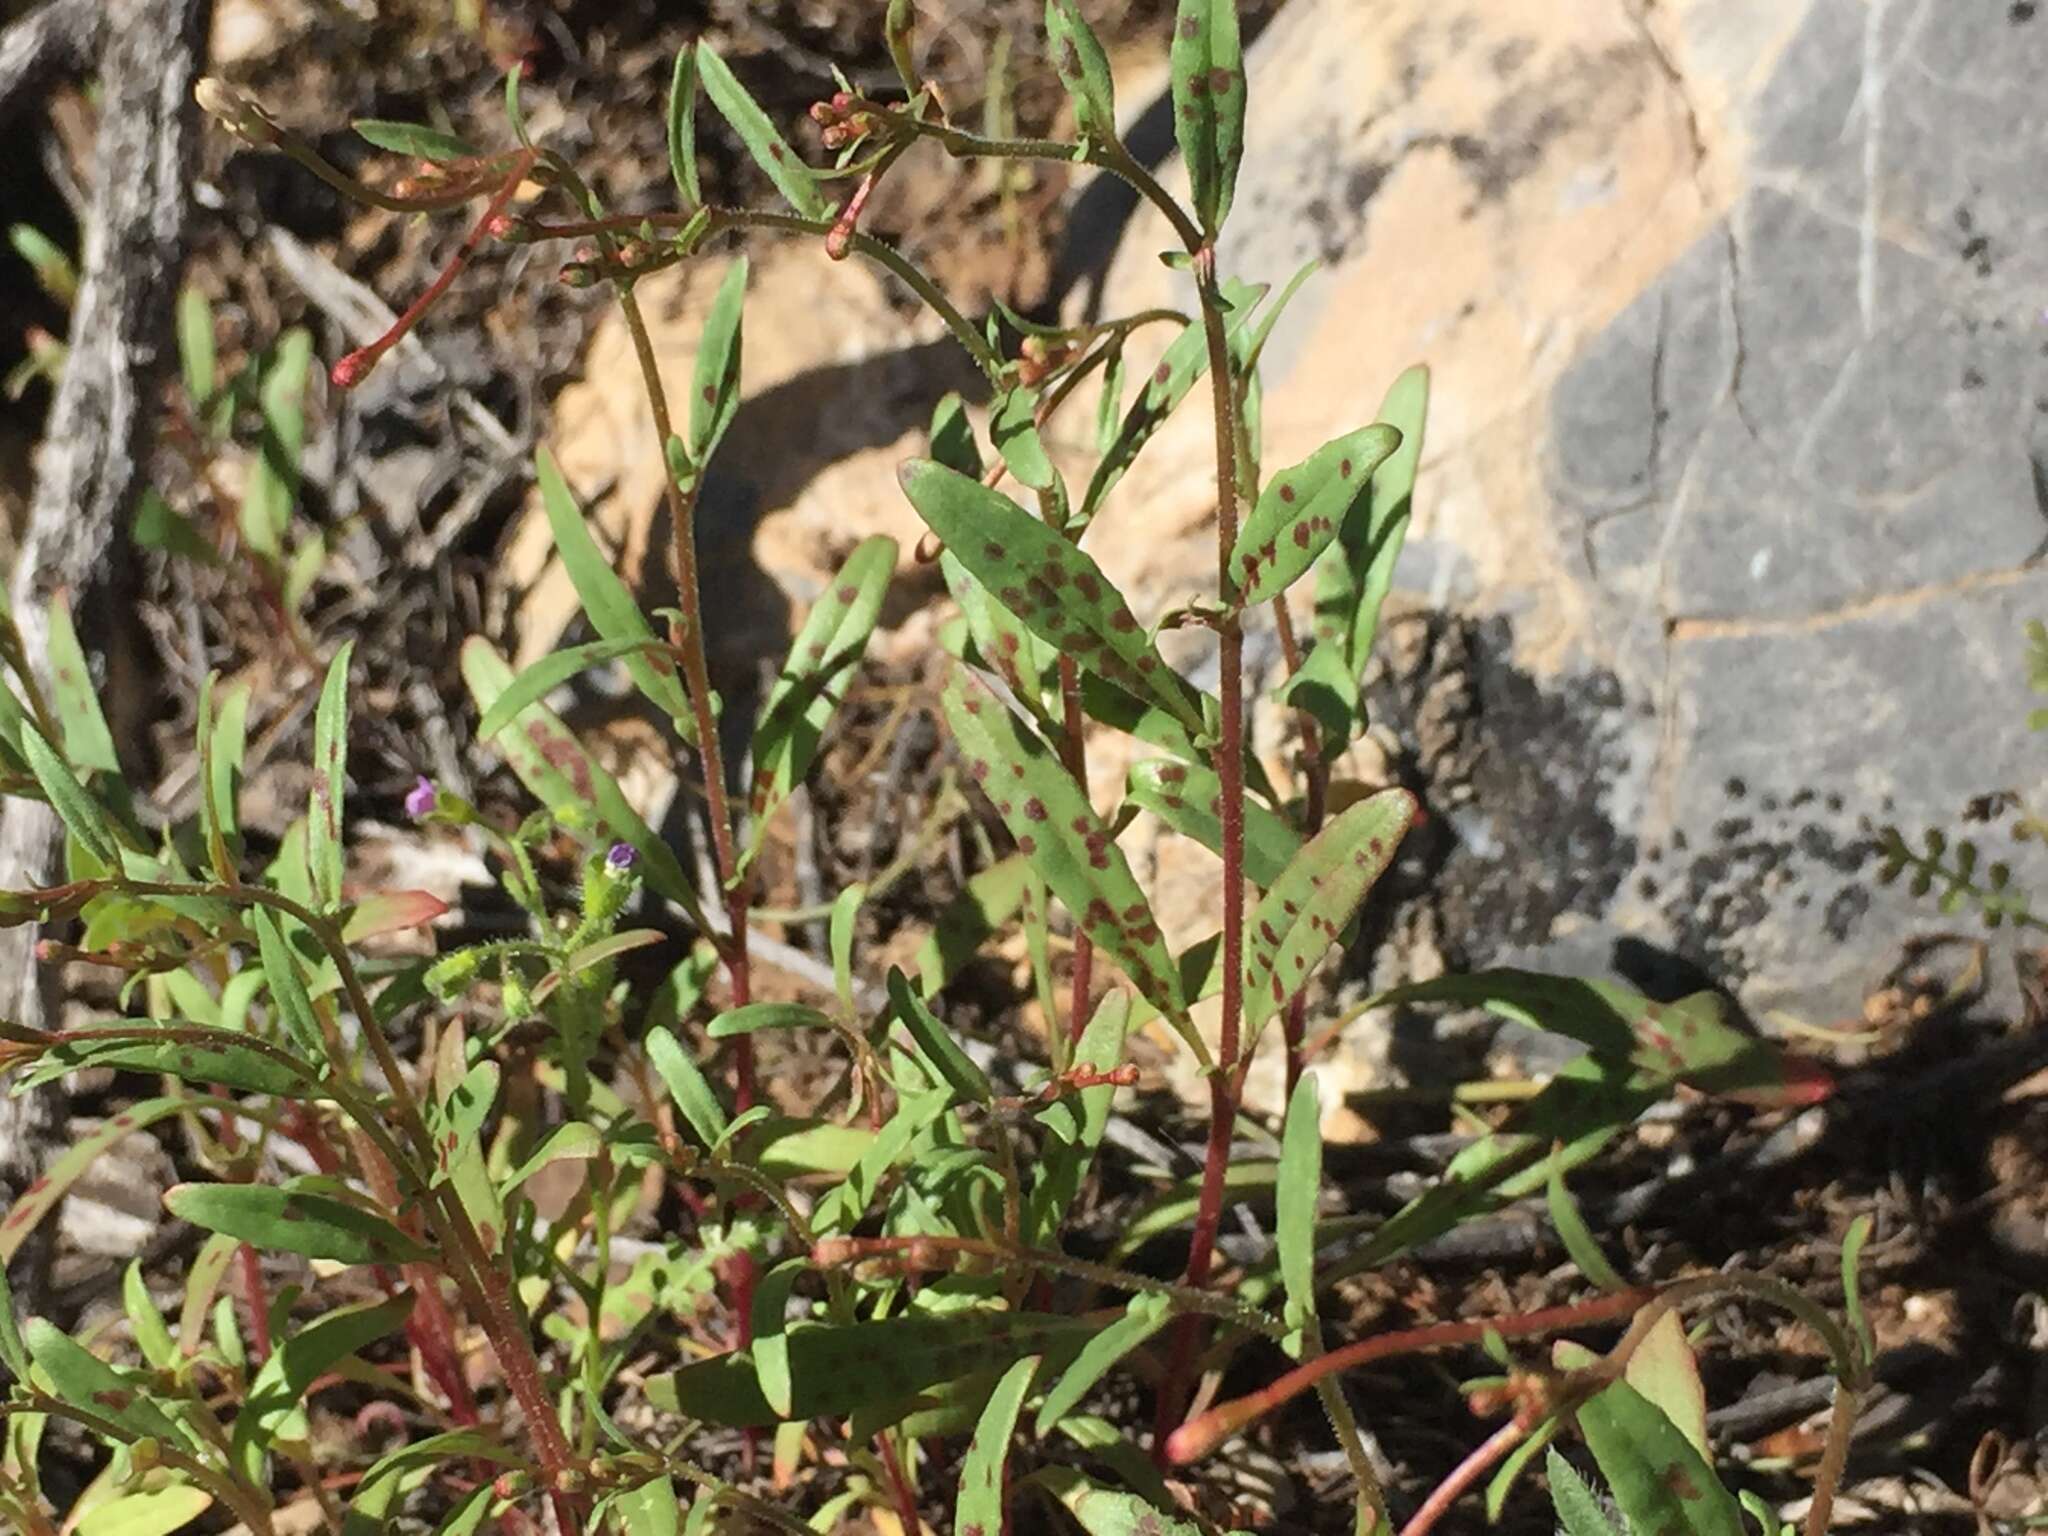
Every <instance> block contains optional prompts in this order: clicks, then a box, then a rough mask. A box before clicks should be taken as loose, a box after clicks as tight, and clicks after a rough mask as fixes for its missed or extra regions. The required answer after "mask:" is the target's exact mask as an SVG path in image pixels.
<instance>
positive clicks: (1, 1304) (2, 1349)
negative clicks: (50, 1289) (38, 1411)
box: [0, 1217, 28, 1381]
mask: <svg viewBox="0 0 2048 1536" xmlns="http://www.w3.org/2000/svg"><path fill="white" fill-rule="evenodd" d="M11 1220H12V1218H11V1217H10V1222H11ZM10 1252H11V1250H10ZM0 1365H5V1366H6V1367H7V1371H8V1374H9V1375H10V1376H12V1377H13V1378H14V1379H15V1380H16V1381H26V1380H28V1347H27V1346H26V1345H25V1344H23V1343H22V1340H21V1321H20V1317H19V1315H18V1314H17V1313H16V1312H15V1309H14V1289H13V1287H12V1286H10V1285H9V1284H8V1283H7V1262H6V1259H4V1258H0Z"/></svg>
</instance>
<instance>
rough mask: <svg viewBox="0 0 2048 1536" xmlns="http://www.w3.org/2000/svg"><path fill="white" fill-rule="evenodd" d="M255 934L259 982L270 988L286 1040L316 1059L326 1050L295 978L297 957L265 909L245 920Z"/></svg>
mask: <svg viewBox="0 0 2048 1536" xmlns="http://www.w3.org/2000/svg"><path fill="white" fill-rule="evenodd" d="M249 923H250V926H251V927H253V928H254V929H255V930H256V951H257V957H258V958H259V959H260V960H262V962H263V980H264V982H265V983H266V984H267V985H268V986H269V988H270V1001H271V1005H272V1007H273V1008H275V1009H276V1011H277V1017H278V1021H279V1023H280V1024H281V1025H282V1026H283V1028H284V1033H285V1036H286V1038H288V1039H289V1040H290V1041H291V1042H292V1044H293V1045H295V1046H296V1047H297V1048H298V1049H299V1050H300V1051H301V1052H303V1053H305V1054H307V1055H309V1056H316V1055H319V1054H321V1053H323V1052H324V1051H325V1050H326V1048H327V1039H326V1036H325V1035H323V1034H322V1033H321V1031H320V1020H319V1018H318V1017H317V1016H316V1015H315V1014H314V1012H313V999H312V997H311V995H310V994H308V993H307V991H306V980H305V977H303V976H302V975H300V974H299V961H298V956H297V955H295V954H294V953H293V952H292V947H291V944H290V943H289V942H288V941H287V940H286V938H285V936H284V929H283V928H281V927H279V926H278V921H277V917H276V915H275V914H274V913H272V912H271V910H270V909H269V908H268V907H258V908H257V909H256V910H255V911H254V912H252V913H251V914H250V916H249Z"/></svg>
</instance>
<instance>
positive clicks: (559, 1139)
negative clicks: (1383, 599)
mask: <svg viewBox="0 0 2048 1536" xmlns="http://www.w3.org/2000/svg"><path fill="white" fill-rule="evenodd" d="M603 1150H604V1138H603V1137H602V1136H600V1135H599V1134H598V1132H597V1127H596V1126H594V1125H586V1124H584V1123H583V1122H582V1121H581V1120H571V1121H570V1122H569V1123H568V1124H566V1125H558V1126H556V1127H555V1128H554V1129H553V1130H552V1131H549V1132H548V1134H547V1136H546V1137H545V1138H543V1140H542V1141H541V1144H540V1145H539V1146H537V1147H535V1148H534V1149H533V1154H532V1155H531V1156H530V1157H528V1158H527V1159H526V1161H525V1162H523V1163H521V1164H520V1165H519V1166H518V1167H517V1168H514V1169H513V1170H512V1171H511V1172H510V1173H509V1174H507V1175H506V1176H505V1178H504V1180H503V1183H504V1187H505V1190H506V1192H507V1193H508V1194H509V1193H510V1192H511V1191H513V1190H516V1189H518V1188H519V1186H520V1185H522V1184H524V1183H525V1182H526V1181H527V1180H528V1179H530V1178H532V1177H533V1176H534V1175H535V1174H536V1173H539V1172H540V1171H541V1169H543V1168H545V1167H547V1166H548V1165H549V1164H550V1163H560V1162H588V1161H590V1159H592V1158H593V1157H596V1156H597V1155H598V1154H599V1153H600V1152H602V1151H603Z"/></svg>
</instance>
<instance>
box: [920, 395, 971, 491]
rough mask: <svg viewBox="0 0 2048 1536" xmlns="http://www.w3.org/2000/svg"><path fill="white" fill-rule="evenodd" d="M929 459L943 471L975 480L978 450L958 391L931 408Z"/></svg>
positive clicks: (942, 397)
mask: <svg viewBox="0 0 2048 1536" xmlns="http://www.w3.org/2000/svg"><path fill="white" fill-rule="evenodd" d="M929 435H930V438H931V456H932V457H933V458H934V459H936V460H938V461H939V462H940V463H941V464H943V465H945V466H946V468H948V469H952V470H958V471H959V472H960V473H961V474H963V475H967V476H970V477H972V478H973V479H976V480H979V479H980V478H981V472H982V462H981V448H980V446H979V445H978V444H976V442H975V441H974V423H973V422H971V421H969V420H968V419H967V404H966V402H965V401H963V400H962V399H961V398H960V392H959V391H958V390H948V391H947V392H946V394H944V395H943V396H941V397H940V400H939V403H938V404H937V405H935V406H933V407H932V425H931V431H930V434H929Z"/></svg>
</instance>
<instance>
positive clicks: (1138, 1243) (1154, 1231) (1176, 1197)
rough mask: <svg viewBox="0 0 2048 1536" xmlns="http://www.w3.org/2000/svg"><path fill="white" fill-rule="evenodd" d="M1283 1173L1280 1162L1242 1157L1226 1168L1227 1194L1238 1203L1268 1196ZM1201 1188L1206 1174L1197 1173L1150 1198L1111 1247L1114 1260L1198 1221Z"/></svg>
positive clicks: (1168, 1186) (1118, 1260)
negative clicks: (1260, 1196) (1256, 1196)
mask: <svg viewBox="0 0 2048 1536" xmlns="http://www.w3.org/2000/svg"><path fill="white" fill-rule="evenodd" d="M1279 1172H1280V1165H1279V1164H1278V1163H1274V1162H1270V1161H1268V1160H1267V1159H1264V1158H1239V1159H1237V1160H1236V1161H1234V1162H1232V1163H1230V1164H1229V1165H1228V1166H1227V1167H1225V1168H1224V1170H1223V1193H1224V1196H1225V1198H1226V1199H1228V1200H1231V1201H1233V1202H1236V1201H1243V1200H1247V1199H1249V1198H1251V1197H1252V1196H1255V1195H1264V1194H1266V1193H1267V1192H1269V1191H1270V1190H1271V1189H1272V1188H1273V1185H1274V1181H1275V1180H1276V1179H1277V1178H1278V1177H1279ZM1201 1187H1202V1177H1201V1175H1199V1174H1195V1175H1192V1176H1190V1177H1188V1178H1185V1179H1176V1180H1175V1181H1174V1182H1173V1183H1171V1184H1169V1185H1167V1186H1166V1187H1165V1188H1164V1189H1162V1190H1160V1191H1159V1193H1158V1194H1156V1195H1154V1196H1152V1198H1151V1199H1149V1200H1147V1201H1146V1202H1145V1203H1144V1204H1143V1205H1141V1206H1140V1207H1139V1208H1138V1210H1137V1212H1136V1213H1135V1214H1134V1215H1132V1216H1131V1217H1130V1218H1129V1219H1128V1220H1126V1221H1125V1222H1124V1223H1123V1225H1122V1227H1121V1228H1120V1229H1119V1230H1118V1232H1117V1238H1116V1246H1115V1247H1114V1248H1112V1249H1111V1250H1110V1252H1111V1254H1112V1255H1113V1257H1112V1258H1111V1260H1110V1262H1111V1263H1118V1262H1121V1261H1122V1259H1123V1258H1124V1257H1126V1256H1127V1255H1130V1254H1133V1253H1136V1252H1137V1251H1138V1250H1139V1249H1140V1248H1142V1247H1144V1246H1145V1244H1147V1243H1149V1242H1150V1241H1152V1239H1153V1238H1155V1237H1162V1236H1164V1235H1166V1234H1167V1233H1169V1232H1173V1231H1175V1230H1176V1229H1178V1228H1181V1227H1185V1226H1186V1225H1187V1224H1188V1223H1189V1222H1190V1221H1192V1220H1194V1217H1195V1207H1196V1205H1197V1203H1198V1202H1199V1200H1200V1198H1201Z"/></svg>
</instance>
